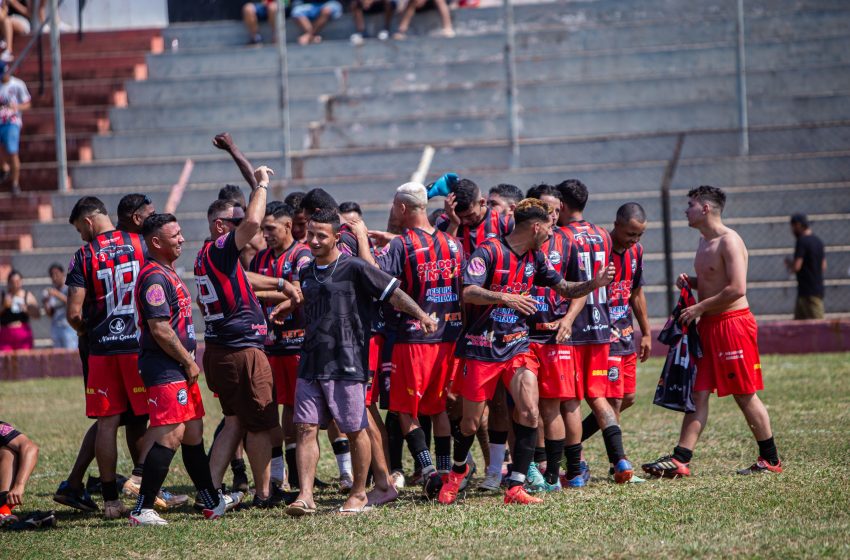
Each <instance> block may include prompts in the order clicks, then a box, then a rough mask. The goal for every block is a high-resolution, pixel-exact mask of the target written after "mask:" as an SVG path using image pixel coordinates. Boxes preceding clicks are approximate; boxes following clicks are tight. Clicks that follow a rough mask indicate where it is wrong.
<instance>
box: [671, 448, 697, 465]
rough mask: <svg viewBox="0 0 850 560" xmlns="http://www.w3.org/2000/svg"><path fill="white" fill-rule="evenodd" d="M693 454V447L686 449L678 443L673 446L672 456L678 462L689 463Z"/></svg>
mask: <svg viewBox="0 0 850 560" xmlns="http://www.w3.org/2000/svg"><path fill="white" fill-rule="evenodd" d="M693 456H694V451H693V449H688V448H687V447H679V446H678V445H677V446H676V447H674V448H673V458H674V459H676V460H677V461H679V462H680V463H690V462H691V459H692V458H693Z"/></svg>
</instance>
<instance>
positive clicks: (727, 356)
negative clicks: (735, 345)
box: [717, 350, 744, 361]
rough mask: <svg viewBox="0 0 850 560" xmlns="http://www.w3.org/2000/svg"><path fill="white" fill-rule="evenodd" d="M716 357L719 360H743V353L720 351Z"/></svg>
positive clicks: (740, 351) (741, 351) (739, 351)
mask: <svg viewBox="0 0 850 560" xmlns="http://www.w3.org/2000/svg"><path fill="white" fill-rule="evenodd" d="M717 357H718V358H720V359H721V360H726V361H730V360H743V359H744V351H743V350H731V351H729V352H723V351H720V352H718V353H717Z"/></svg>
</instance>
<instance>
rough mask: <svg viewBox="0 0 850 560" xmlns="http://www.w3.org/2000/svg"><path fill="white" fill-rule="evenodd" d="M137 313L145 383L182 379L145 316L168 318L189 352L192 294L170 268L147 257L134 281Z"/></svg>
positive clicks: (180, 368)
mask: <svg viewBox="0 0 850 560" xmlns="http://www.w3.org/2000/svg"><path fill="white" fill-rule="evenodd" d="M136 306H137V311H138V315H139V346H140V347H141V352H140V353H139V372H140V373H141V375H142V381H144V383H145V387H153V386H155V385H163V384H165V383H173V382H175V381H184V380H185V379H186V372H185V370H184V369H183V366H182V365H181V364H180V363H179V362H178V361H177V360H175V359H174V358H172V357H171V356H170V355H169V354H168V353H166V352H165V351H164V350H163V349H162V348H161V347H160V346H159V344H158V343H157V341H156V339H155V338H154V337H153V334H152V333H151V330H150V327H149V326H148V320H149V319H168V323H169V325H171V328H172V329H174V333H175V334H176V335H177V338H178V339H179V340H180V344H182V345H183V348H185V349H186V350H187V351H188V352H189V353H190V354H194V352H195V346H196V342H195V326H194V324H193V323H192V295H191V294H190V293H189V288H187V287H186V284H185V283H184V282H183V280H182V279H181V278H180V277H179V276H178V275H177V273H176V272H174V270H172V269H170V268H168V267H166V266H163V265H161V264H160V263H158V262H156V261H152V260H149V261H148V263H147V264H146V265H145V267H144V268H143V269H142V271H141V272H140V273H139V280H138V282H136Z"/></svg>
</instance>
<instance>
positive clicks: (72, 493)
mask: <svg viewBox="0 0 850 560" xmlns="http://www.w3.org/2000/svg"><path fill="white" fill-rule="evenodd" d="M53 501H54V502H56V503H57V504H62V505H63V506H68V507H71V508H74V509H78V510H80V511H85V512H88V513H91V512H95V511H99V510H100V508H99V507H97V504H96V503H95V502H94V500H92V499H91V496H90V495H89V493H88V492H86V491H85V490H82V489H80V490H75V489H74V488H71V487H70V486H69V485H68V481H67V480H63V481H62V483H61V484H60V485H59V488H58V489H57V490H56V493H55V494H53Z"/></svg>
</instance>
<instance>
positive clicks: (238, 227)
mask: <svg viewBox="0 0 850 560" xmlns="http://www.w3.org/2000/svg"><path fill="white" fill-rule="evenodd" d="M255 173H256V179H257V186H256V187H255V188H254V189H252V192H251V198H250V201H249V202H248V209H247V211H246V212H245V213H244V216H243V215H242V209H241V208H240V207H239V206H234V205H233V204H234V203H233V202H232V201H226V200H217V201H214V202H213V203H212V204H211V205H210V208H209V210H208V212H207V219H208V222H209V227H210V235H211V238H210V240H209V241H207V242H206V243H204V246H203V247H202V248H201V250H200V252H199V253H198V256H197V259H196V260H195V282H196V283H197V286H198V301H199V302H200V305H201V310H202V312H203V315H204V323H205V324H206V330H205V333H204V339H205V343H206V348H205V351H204V371H205V372H206V378H207V384H208V385H209V388H210V390H211V391H213V392H215V393H217V394H218V397H219V401H220V403H221V408H222V411H223V413H224V416H225V426H224V429H223V430H222V431H221V432H220V433H219V436H218V437H217V438H216V439H215V441H214V442H213V446H212V449H211V450H210V469H211V471H212V476H213V482H214V483H215V486H216V488H219V487H221V480H222V478H223V476H224V471H225V470H226V469H227V465H228V464H229V463H230V460H231V459H232V458H233V454H234V452H235V451H236V447H237V446H238V444H239V442H240V441H242V439H243V437H245V436H246V434H247V438H246V439H245V450H246V452H247V455H248V460H249V461H250V463H251V471H252V473H253V475H254V484H255V487H256V494H255V495H254V505H256V506H260V507H269V506H271V505H274V503H272V502H270V499H271V497H272V496H271V492H272V486H271V483H270V476H271V474H270V462H271V450H272V448H273V447H277V446H279V445H280V444H281V442H282V439H283V434H282V432H281V430H280V423H279V421H278V416H277V406H276V404H275V400H274V391H273V389H274V380H273V376H272V371H271V367H270V366H269V361H268V359H267V358H266V355H265V354H264V353H263V351H262V348H263V343H264V341H265V338H266V334H267V326H266V319H265V315H264V313H263V310H262V307H261V306H260V303H259V301H258V300H257V297H256V295H255V293H254V290H253V289H252V287H251V284H250V283H249V280H248V277H247V275H246V272H245V271H244V270H243V268H242V266H241V264H240V261H239V257H240V251H241V250H242V248H244V247H245V245H247V244H248V242H249V241H251V239H252V238H254V236H255V235H256V234H257V232H258V231H259V229H260V223H261V222H262V220H263V215H264V213H265V208H266V191H267V189H268V186H269V176H270V175H271V173H272V171H271V170H270V169H269V168H268V167H265V166H261V167H259V168H257V170H256V171H255ZM236 212H238V217H237V214H236ZM281 282H282V281H281Z"/></svg>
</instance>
